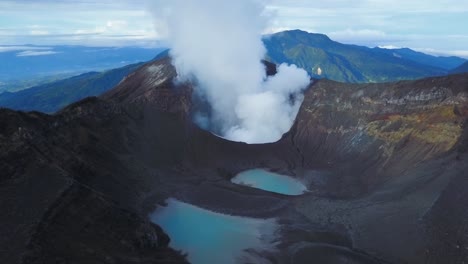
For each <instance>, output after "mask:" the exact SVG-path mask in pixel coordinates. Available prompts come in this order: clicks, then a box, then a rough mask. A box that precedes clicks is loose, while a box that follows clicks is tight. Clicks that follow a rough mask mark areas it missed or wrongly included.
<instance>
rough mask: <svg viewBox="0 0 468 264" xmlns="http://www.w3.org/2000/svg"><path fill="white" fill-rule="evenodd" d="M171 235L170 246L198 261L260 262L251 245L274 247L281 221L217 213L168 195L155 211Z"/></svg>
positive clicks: (154, 219) (265, 248)
mask: <svg viewBox="0 0 468 264" xmlns="http://www.w3.org/2000/svg"><path fill="white" fill-rule="evenodd" d="M150 219H151V221H152V222H153V223H156V224H158V225H160V226H161V227H162V228H163V229H164V231H165V232H167V233H168V235H169V237H170V238H171V242H170V244H169V245H170V246H171V247H172V248H174V249H177V250H181V251H182V252H184V253H187V254H188V256H187V258H188V260H189V261H190V262H191V263H194V264H206V263H227V264H228V263H245V262H249V263H258V262H259V261H258V258H259V257H258V255H257V254H249V251H248V249H253V250H255V251H258V252H259V251H270V250H273V248H274V245H273V244H272V241H273V240H274V238H275V231H276V230H278V228H279V227H278V224H277V222H276V220H275V219H256V218H248V217H240V216H231V215H225V214H220V213H215V212H212V211H209V210H205V209H202V208H200V207H196V206H194V205H191V204H187V203H183V202H180V201H178V200H176V199H172V198H171V199H168V200H167V206H164V207H162V206H159V207H158V208H157V209H156V210H155V211H154V212H153V213H152V214H151V215H150Z"/></svg>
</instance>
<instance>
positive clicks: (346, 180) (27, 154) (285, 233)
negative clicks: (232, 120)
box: [0, 58, 468, 263]
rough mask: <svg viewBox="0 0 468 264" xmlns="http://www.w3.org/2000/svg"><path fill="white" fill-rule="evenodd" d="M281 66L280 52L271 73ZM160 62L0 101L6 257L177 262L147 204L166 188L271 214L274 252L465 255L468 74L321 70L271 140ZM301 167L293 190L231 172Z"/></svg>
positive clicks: (331, 258) (293, 259)
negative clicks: (235, 131) (253, 184)
mask: <svg viewBox="0 0 468 264" xmlns="http://www.w3.org/2000/svg"><path fill="white" fill-rule="evenodd" d="M273 73H274V69H272V68H271V66H270V74H273ZM174 76H176V73H175V71H174V68H173V67H172V66H171V65H170V60H169V59H167V58H165V59H161V60H158V61H155V62H151V63H149V64H147V65H145V66H143V67H142V68H140V69H139V70H138V71H136V72H134V73H132V74H131V75H129V76H128V77H127V78H126V79H125V80H124V81H123V82H121V83H120V84H119V85H118V86H117V87H116V88H115V89H113V90H111V91H109V92H107V93H106V94H104V95H103V96H102V97H101V98H89V99H85V100H83V101H80V102H78V103H76V104H73V105H71V106H69V107H67V108H65V109H64V110H62V111H61V112H59V113H57V114H56V115H54V116H48V115H43V114H39V113H35V112H30V113H22V112H14V111H11V110H6V109H4V110H1V112H0V146H1V149H2V151H1V152H0V171H2V174H1V177H0V208H2V209H3V210H4V212H6V213H5V214H2V215H1V216H0V224H1V226H2V228H0V248H1V249H2V250H0V257H1V258H2V259H4V260H6V261H7V262H8V263H21V262H24V263H50V262H54V261H55V262H58V263H178V262H183V261H184V259H183V257H182V256H181V255H180V254H178V253H177V252H175V251H173V250H171V249H170V248H168V247H167V243H168V238H167V236H166V235H165V234H164V233H163V232H162V230H161V229H159V228H158V227H157V226H155V225H152V224H150V223H149V222H148V219H147V215H148V213H149V212H150V211H151V210H152V209H153V208H154V207H155V205H156V204H157V203H162V202H163V201H164V200H165V199H166V198H168V197H175V198H177V199H180V200H183V201H186V202H189V203H192V204H196V205H198V206H201V207H204V208H207V209H211V210H215V211H219V212H226V213H231V214H235V215H245V216H257V217H276V218H278V219H279V221H280V223H281V224H282V229H281V230H282V231H281V234H282V236H281V240H280V243H279V244H278V251H276V252H275V253H269V254H266V253H265V255H264V257H265V261H267V259H268V260H269V261H270V262H277V263H308V262H310V261H312V260H313V261H319V262H321V263H405V262H406V263H441V262H443V263H463V261H468V240H467V237H468V230H467V228H468V222H467V220H466V219H468V215H467V214H468V213H467V212H468V204H467V203H466V200H467V199H468V191H467V190H468V189H467V188H466V187H467V186H468V185H467V184H468V182H467V177H466V171H467V170H468V162H467V155H466V151H467V148H468V147H467V146H468V132H467V131H468V128H467V127H466V122H467V117H468V75H456V76H447V77H440V78H431V79H423V80H419V81H405V82H397V83H385V84H365V85H349V84H342V83H336V82H333V81H328V80H320V81H316V82H314V83H313V84H311V86H310V87H309V89H308V90H307V92H306V95H305V100H304V103H303V105H302V107H301V109H300V111H299V114H298V117H297V119H296V122H295V124H294V125H293V127H292V129H291V131H290V132H288V133H287V134H285V135H284V136H283V138H282V139H281V140H280V141H278V142H276V143H272V144H263V145H247V144H243V143H235V142H229V141H225V140H223V139H222V138H219V137H216V136H214V135H212V134H211V133H209V132H207V131H203V130H201V129H199V128H198V127H196V126H195V125H194V124H193V123H192V122H191V116H190V113H191V109H192V108H193V107H196V105H193V104H192V102H193V100H192V92H191V90H192V86H191V84H189V83H186V84H181V85H177V86H175V85H174V84H173V82H172V79H173V78H174ZM256 167H263V168H270V169H273V170H276V171H279V172H282V173H286V174H289V175H292V176H294V177H298V178H301V179H302V180H303V181H304V182H306V183H307V184H308V187H309V189H310V190H311V192H310V193H308V194H306V195H303V196H299V197H286V196H282V195H278V194H273V193H269V192H265V191H261V190H256V189H251V188H248V187H245V186H240V185H234V184H232V183H231V182H230V181H229V179H230V178H231V177H233V176H234V175H235V174H236V173H237V172H239V171H241V170H244V169H248V168H256Z"/></svg>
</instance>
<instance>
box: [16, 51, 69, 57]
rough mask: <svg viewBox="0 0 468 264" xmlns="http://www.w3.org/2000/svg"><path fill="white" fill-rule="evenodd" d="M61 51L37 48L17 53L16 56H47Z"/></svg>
mask: <svg viewBox="0 0 468 264" xmlns="http://www.w3.org/2000/svg"><path fill="white" fill-rule="evenodd" d="M57 53H60V52H57V51H52V50H47V51H37V50H26V51H22V52H19V53H17V54H16V57H30V56H45V55H52V54H57Z"/></svg>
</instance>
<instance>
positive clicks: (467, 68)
mask: <svg viewBox="0 0 468 264" xmlns="http://www.w3.org/2000/svg"><path fill="white" fill-rule="evenodd" d="M465 72H468V61H467V62H465V63H463V64H462V65H460V66H458V67H457V68H455V69H452V70H451V71H450V74H457V73H465Z"/></svg>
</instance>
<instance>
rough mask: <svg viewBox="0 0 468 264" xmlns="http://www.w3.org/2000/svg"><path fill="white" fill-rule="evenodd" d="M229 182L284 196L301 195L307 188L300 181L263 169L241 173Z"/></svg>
mask: <svg viewBox="0 0 468 264" xmlns="http://www.w3.org/2000/svg"><path fill="white" fill-rule="evenodd" d="M231 182H233V183H236V184H242V185H247V186H250V187H252V188H257V189H262V190H265V191H270V192H275V193H280V194H285V195H301V194H303V193H304V192H306V191H307V187H306V186H305V185H304V184H302V183H301V182H300V181H298V180H296V179H294V178H292V177H289V176H285V175H281V174H278V173H273V172H270V171H267V170H264V169H253V170H247V171H243V172H241V173H239V174H237V175H236V176H235V177H234V178H232V179H231Z"/></svg>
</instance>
